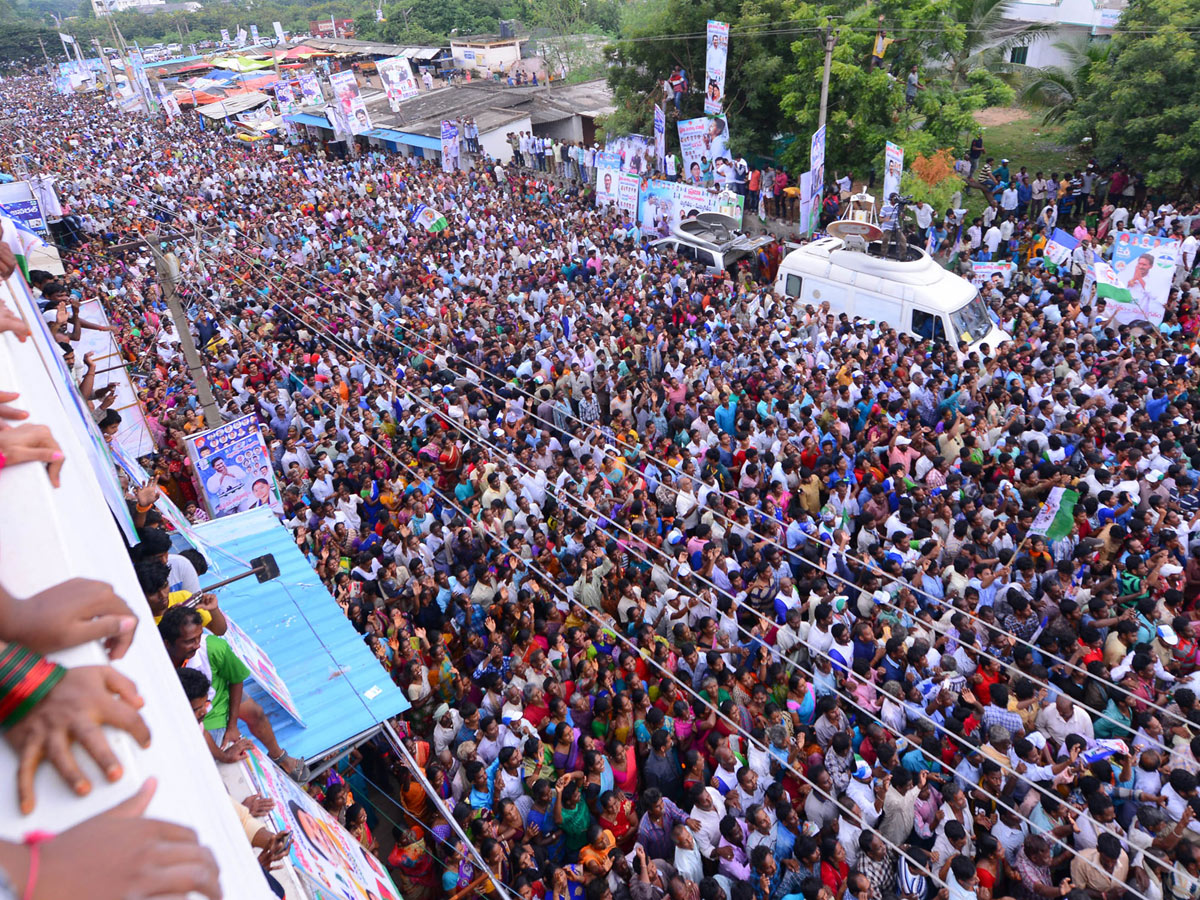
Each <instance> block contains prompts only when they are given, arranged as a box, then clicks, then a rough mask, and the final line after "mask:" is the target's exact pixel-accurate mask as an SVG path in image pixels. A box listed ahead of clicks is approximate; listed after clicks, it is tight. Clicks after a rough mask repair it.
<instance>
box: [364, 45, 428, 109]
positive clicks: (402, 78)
mask: <svg viewBox="0 0 1200 900" xmlns="http://www.w3.org/2000/svg"><path fill="white" fill-rule="evenodd" d="M375 68H376V69H377V70H378V72H379V79H380V80H381V81H382V82H383V90H384V93H386V94H387V99H388V106H389V107H391V110H392V112H399V111H400V104H401V103H403V102H404V101H405V100H411V99H412V98H413V97H415V96H417V94H418V92H419V89H418V88H417V79H415V78H414V77H413V71H412V64H411V63H410V62H409V61H408V60H407V59H405V58H404V57H403V56H391V57H388V58H387V59H381V60H380V61H379V62H378V63H376V65H375Z"/></svg>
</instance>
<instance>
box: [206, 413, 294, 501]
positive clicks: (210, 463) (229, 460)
mask: <svg viewBox="0 0 1200 900" xmlns="http://www.w3.org/2000/svg"><path fill="white" fill-rule="evenodd" d="M184 440H185V443H186V444H187V450H188V456H189V457H191V460H192V465H193V466H194V467H195V471H196V478H197V480H198V481H199V483H200V493H201V495H202V496H203V498H204V505H205V506H206V507H207V508H208V514H209V515H210V516H212V517H213V518H214V519H216V518H219V517H221V516H228V515H232V514H233V513H235V512H242V511H243V510H247V509H254V508H256V507H259V506H269V507H270V508H271V510H272V511H273V512H275V513H276V514H278V515H282V514H283V501H282V500H281V499H280V496H279V486H278V485H277V484H276V483H275V472H274V471H273V469H272V467H271V457H270V455H269V453H268V452H267V445H266V442H264V441H263V437H262V433H261V432H260V431H259V430H258V416H256V415H254V414H251V415H248V416H242V417H241V418H240V419H234V420H233V421H232V422H228V423H226V424H224V425H221V426H219V427H217V428H213V429H211V430H209V431H201V432H199V433H198V434H192V435H188V436H187V437H186V438H185V439H184Z"/></svg>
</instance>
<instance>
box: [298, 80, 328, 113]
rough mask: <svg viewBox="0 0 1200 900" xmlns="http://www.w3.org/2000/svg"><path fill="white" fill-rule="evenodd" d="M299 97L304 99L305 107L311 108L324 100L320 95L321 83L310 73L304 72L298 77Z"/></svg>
mask: <svg viewBox="0 0 1200 900" xmlns="http://www.w3.org/2000/svg"><path fill="white" fill-rule="evenodd" d="M300 96H301V97H303V98H304V105H305V106H312V105H313V104H315V103H320V102H322V101H323V100H324V99H325V97H324V95H323V94H322V93H321V82H319V81H318V80H317V76H316V75H315V74H313V73H312V72H306V73H304V74H303V75H301V76H300Z"/></svg>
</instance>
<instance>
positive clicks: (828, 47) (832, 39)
mask: <svg viewBox="0 0 1200 900" xmlns="http://www.w3.org/2000/svg"><path fill="white" fill-rule="evenodd" d="M837 40H838V36H837V31H835V30H834V29H832V28H830V27H829V26H828V25H826V26H825V27H824V28H822V29H821V41H822V42H823V43H824V45H825V70H824V72H822V74H821V116H820V118H819V119H818V120H817V128H821V127H822V126H823V125H824V124H825V114H826V112H827V109H826V108H827V107H828V106H829V67H830V66H831V65H832V64H833V48H834V47H836V46H837Z"/></svg>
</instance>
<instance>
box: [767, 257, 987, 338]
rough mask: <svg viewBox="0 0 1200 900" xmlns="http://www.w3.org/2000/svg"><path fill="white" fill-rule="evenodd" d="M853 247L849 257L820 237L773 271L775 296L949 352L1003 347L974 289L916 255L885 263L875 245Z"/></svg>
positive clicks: (925, 258) (929, 260)
mask: <svg viewBox="0 0 1200 900" xmlns="http://www.w3.org/2000/svg"><path fill="white" fill-rule="evenodd" d="M859 244H860V246H861V249H849V247H848V245H847V241H844V240H843V239H842V238H836V237H827V238H821V239H820V240H817V241H813V242H812V243H811V244H806V245H804V246H803V247H800V248H799V249H797V250H793V251H792V252H791V253H789V254H788V255H787V256H785V257H784V259H783V262H781V263H780V265H779V274H778V277H777V278H776V281H775V291H776V293H778V294H782V295H786V296H788V297H793V298H797V299H799V300H800V301H801V302H802V303H811V304H812V305H813V306H820V304H822V303H828V304H829V310H830V312H832V313H833V314H834V315H837V314H838V313H843V312H844V313H846V314H847V315H849V316H852V317H853V316H857V317H858V318H860V319H869V320H873V321H875V322H877V323H878V322H886V323H887V324H888V325H889V326H891V327H893V328H895V329H896V330H897V331H906V332H909V333H911V334H915V335H917V336H919V337H923V338H934V339H936V340H943V341H949V342H950V343H951V344H952V345H953V346H957V345H958V342H959V341H966V342H967V343H968V344H969V345H970V347H971V349H972V350H976V349H978V347H979V345H980V344H981V343H986V344H987V345H988V347H989V348H990V350H991V351H992V352H993V353H994V352H995V351H996V349H997V348H998V347H999V346H1000V344H1002V343H1004V342H1005V341H1007V340H1009V335H1008V334H1007V333H1006V332H1005V331H1003V330H1002V329H1000V328H999V327H997V326H996V325H995V324H994V323H993V322H992V319H991V317H990V316H989V315H988V310H987V305H986V304H985V303H984V302H983V298H982V297H980V296H979V291H978V290H977V289H976V288H975V286H974V285H972V284H971V282H969V281H967V280H966V279H963V278H960V277H958V276H957V275H955V274H953V273H951V272H948V271H947V270H946V269H943V268H942V267H941V266H940V265H938V264H937V263H936V262H935V261H934V260H933V259H931V258H930V257H929V255H928V254H927V253H925V252H924V251H923V250H918V249H916V248H915V247H909V248H908V252H907V254H906V258H905V259H903V260H900V259H892V258H888V259H885V258H884V257H883V256H882V251H881V246H882V245H881V244H880V243H879V242H878V241H875V242H872V243H869V244H865V245H863V244H862V242H861V241H860V242H859Z"/></svg>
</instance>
